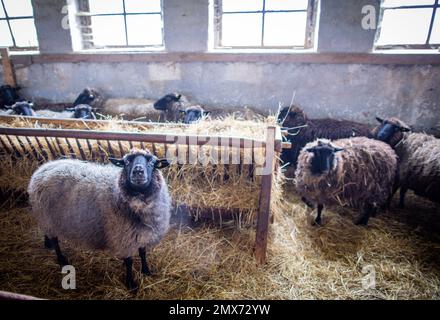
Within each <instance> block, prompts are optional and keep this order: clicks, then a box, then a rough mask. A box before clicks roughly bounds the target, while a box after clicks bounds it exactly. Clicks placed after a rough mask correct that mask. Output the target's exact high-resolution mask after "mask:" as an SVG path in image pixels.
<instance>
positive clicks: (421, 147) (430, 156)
mask: <svg viewBox="0 0 440 320" xmlns="http://www.w3.org/2000/svg"><path fill="white" fill-rule="evenodd" d="M377 120H378V121H379V123H380V125H379V126H377V127H376V128H375V129H374V130H373V135H374V137H375V138H376V139H378V140H381V141H384V142H386V143H388V144H389V145H391V146H392V147H393V148H394V149H395V150H396V153H397V155H398V156H399V166H400V168H399V186H400V202H399V205H400V207H402V208H403V207H404V206H405V194H406V192H407V191H408V189H411V190H413V191H414V193H415V194H416V195H418V196H422V197H426V198H428V199H429V200H431V201H435V202H440V140H439V139H437V138H435V137H434V136H431V135H428V134H425V133H411V132H410V131H411V129H410V127H409V126H408V125H407V124H406V123H404V122H403V121H401V120H399V119H396V118H389V119H385V120H383V119H381V118H377Z"/></svg>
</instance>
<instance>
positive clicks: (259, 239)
mask: <svg viewBox="0 0 440 320" xmlns="http://www.w3.org/2000/svg"><path fill="white" fill-rule="evenodd" d="M275 130H276V127H275V126H269V127H268V128H267V134H266V159H265V166H266V167H265V169H263V170H262V172H261V174H262V178H261V191H260V200H259V205H260V207H259V209H258V216H257V231H256V236H255V258H256V259H257V262H258V263H260V264H264V263H266V251H267V236H268V231H269V216H270V196H271V191H272V177H273V166H274V161H273V160H274V155H275V154H274V152H275Z"/></svg>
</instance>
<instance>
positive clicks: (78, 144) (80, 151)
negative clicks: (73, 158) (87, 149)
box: [75, 139, 87, 160]
mask: <svg viewBox="0 0 440 320" xmlns="http://www.w3.org/2000/svg"><path fill="white" fill-rule="evenodd" d="M75 142H76V146H77V147H78V150H79V154H80V155H81V159H82V160H87V157H86V154H85V153H84V150H83V148H82V146H81V143H80V142H79V140H78V139H75Z"/></svg>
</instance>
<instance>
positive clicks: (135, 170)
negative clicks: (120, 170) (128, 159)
mask: <svg viewBox="0 0 440 320" xmlns="http://www.w3.org/2000/svg"><path fill="white" fill-rule="evenodd" d="M133 173H134V174H135V175H143V174H144V168H143V167H142V166H141V165H137V166H135V167H134V168H133Z"/></svg>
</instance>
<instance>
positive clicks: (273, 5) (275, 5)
mask: <svg viewBox="0 0 440 320" xmlns="http://www.w3.org/2000/svg"><path fill="white" fill-rule="evenodd" d="M308 4H309V0H266V10H307V6H308Z"/></svg>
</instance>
